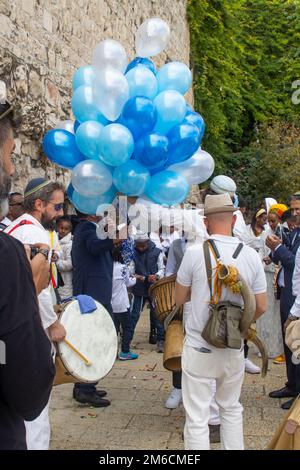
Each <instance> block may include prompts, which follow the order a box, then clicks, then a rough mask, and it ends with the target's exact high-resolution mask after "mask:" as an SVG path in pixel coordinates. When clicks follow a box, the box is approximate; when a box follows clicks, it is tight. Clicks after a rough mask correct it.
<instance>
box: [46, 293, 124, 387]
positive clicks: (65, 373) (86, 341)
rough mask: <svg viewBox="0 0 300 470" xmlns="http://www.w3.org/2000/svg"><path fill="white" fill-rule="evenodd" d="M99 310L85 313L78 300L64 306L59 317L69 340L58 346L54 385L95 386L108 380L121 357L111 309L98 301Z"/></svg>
mask: <svg viewBox="0 0 300 470" xmlns="http://www.w3.org/2000/svg"><path fill="white" fill-rule="evenodd" d="M95 304H96V306H97V308H96V310H94V311H93V312H90V313H84V314H83V313H81V310H80V307H79V303H78V301H77V300H75V299H74V300H71V301H70V302H66V303H65V304H62V310H61V313H59V314H58V316H59V321H60V323H61V324H62V325H63V326H64V327H65V329H66V332H67V335H66V339H65V340H64V341H62V342H60V343H57V344H56V349H57V354H56V359H55V365H56V375H55V379H54V385H61V384H64V383H70V382H73V383H74V382H83V383H93V382H97V381H98V380H100V379H102V378H103V377H105V376H106V375H107V374H108V373H109V372H110V370H111V369H112V367H113V365H114V362H115V360H116V356H117V334H116V329H115V326H114V323H113V320H112V318H111V316H110V314H109V313H108V312H107V310H106V309H105V308H104V307H103V306H102V305H101V304H100V303H99V302H96V301H95Z"/></svg>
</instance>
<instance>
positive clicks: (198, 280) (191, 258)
mask: <svg viewBox="0 0 300 470" xmlns="http://www.w3.org/2000/svg"><path fill="white" fill-rule="evenodd" d="M210 239H213V240H215V243H216V246H217V248H218V251H219V253H220V261H221V262H222V263H224V264H230V265H234V266H236V267H237V269H238V270H239V272H240V273H241V275H242V276H243V278H244V279H245V281H247V283H248V285H249V287H250V288H251V290H252V292H253V293H254V294H262V293H264V292H266V290H267V284H266V277H265V273H264V269H263V265H262V262H261V260H260V257H259V255H258V253H256V252H255V250H253V249H252V248H250V247H248V246H245V245H244V247H243V249H242V251H241V252H240V254H239V256H238V257H237V259H233V258H232V255H233V254H234V252H235V250H236V248H237V246H238V244H239V243H240V240H239V239H238V238H235V237H226V236H222V235H211V236H210ZM211 260H212V268H214V266H215V264H216V263H215V260H214V258H213V255H211ZM177 282H178V283H179V284H181V285H182V286H185V287H191V304H192V309H191V312H190V314H189V315H188V316H187V318H186V322H185V329H186V339H185V341H186V344H187V345H188V346H193V347H197V348H199V347H202V346H203V347H206V348H208V349H213V346H211V345H209V344H208V343H207V342H206V341H204V339H203V338H202V336H201V332H202V330H203V328H204V326H205V325H206V322H207V320H208V304H209V301H210V290H209V286H208V281H207V275H206V268H205V261H204V253H203V245H202V244H197V245H193V246H191V247H189V248H188V249H187V250H186V252H185V255H184V257H183V260H182V263H181V266H180V268H179V271H178V273H177ZM221 300H230V301H232V302H234V303H238V304H240V305H242V298H241V296H240V295H235V294H232V293H231V292H230V291H229V290H228V289H225V288H223V289H222V296H221Z"/></svg>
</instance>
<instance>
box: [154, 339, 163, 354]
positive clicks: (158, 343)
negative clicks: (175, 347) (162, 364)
mask: <svg viewBox="0 0 300 470" xmlns="http://www.w3.org/2000/svg"><path fill="white" fill-rule="evenodd" d="M164 346H165V342H164V341H157V348H156V352H158V353H163V352H164Z"/></svg>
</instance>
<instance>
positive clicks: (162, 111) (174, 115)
mask: <svg viewBox="0 0 300 470" xmlns="http://www.w3.org/2000/svg"><path fill="white" fill-rule="evenodd" d="M154 106H155V108H156V110H157V121H156V125H155V128H154V130H155V132H157V133H158V134H167V133H168V132H169V130H170V129H171V128H172V127H174V126H176V124H180V123H181V122H182V121H183V118H184V116H185V114H186V103H185V99H184V98H183V96H182V95H181V94H180V93H178V91H174V90H167V91H162V92H161V93H159V95H157V97H156V98H155V100H154Z"/></svg>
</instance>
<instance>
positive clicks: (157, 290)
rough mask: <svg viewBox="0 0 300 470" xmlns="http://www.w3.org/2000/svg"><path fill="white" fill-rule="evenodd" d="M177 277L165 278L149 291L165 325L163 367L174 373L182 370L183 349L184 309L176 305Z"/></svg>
mask: <svg viewBox="0 0 300 470" xmlns="http://www.w3.org/2000/svg"><path fill="white" fill-rule="evenodd" d="M175 283H176V275H175V274H173V275H172V276H167V277H164V278H163V279H160V280H159V281H157V282H155V283H154V284H153V285H152V286H151V287H150V289H149V297H150V300H151V303H152V305H153V307H154V309H155V313H156V315H157V318H158V320H159V321H160V322H161V323H163V324H164V326H165V331H166V337H165V348H164V357H163V365H164V367H165V369H167V370H170V371H172V372H176V371H180V370H181V355H182V348H183V338H184V333H183V325H182V317H183V307H179V308H178V307H176V304H175Z"/></svg>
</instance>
